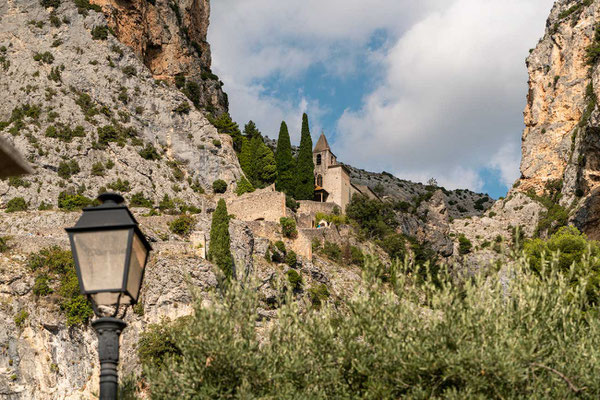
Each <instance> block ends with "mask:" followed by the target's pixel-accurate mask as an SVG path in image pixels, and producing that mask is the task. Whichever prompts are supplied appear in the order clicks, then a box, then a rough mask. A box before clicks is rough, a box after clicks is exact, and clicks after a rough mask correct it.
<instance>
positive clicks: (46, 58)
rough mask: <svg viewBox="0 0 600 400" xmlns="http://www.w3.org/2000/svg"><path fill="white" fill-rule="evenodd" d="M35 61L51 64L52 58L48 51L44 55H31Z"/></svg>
mask: <svg viewBox="0 0 600 400" xmlns="http://www.w3.org/2000/svg"><path fill="white" fill-rule="evenodd" d="M33 59H34V60H35V61H41V62H42V63H43V64H52V63H53V62H54V56H53V55H52V53H50V52H49V51H46V52H44V53H35V54H34V55H33Z"/></svg>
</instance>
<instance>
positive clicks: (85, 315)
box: [27, 246, 94, 326]
mask: <svg viewBox="0 0 600 400" xmlns="http://www.w3.org/2000/svg"><path fill="white" fill-rule="evenodd" d="M27 266H28V267H29V269H30V270H31V271H32V272H33V274H34V276H35V281H34V282H35V283H34V294H36V295H37V296H46V295H48V294H50V293H56V295H57V298H58V303H59V306H60V309H61V310H62V311H63V312H64V314H65V317H66V324H67V326H73V325H79V324H85V323H87V321H88V320H89V319H90V318H91V317H92V315H93V314H94V312H93V310H92V307H91V305H90V304H89V302H88V300H87V299H86V297H85V296H83V295H81V294H80V292H79V281H78V280H77V274H76V272H75V264H74V261H73V256H72V255H71V252H70V251H66V250H62V249H61V248H60V247H58V246H54V247H48V248H45V249H42V250H40V251H39V252H37V253H31V254H30V255H29V258H28V261H27ZM53 286H54V287H53Z"/></svg>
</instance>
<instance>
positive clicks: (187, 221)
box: [169, 215, 196, 236]
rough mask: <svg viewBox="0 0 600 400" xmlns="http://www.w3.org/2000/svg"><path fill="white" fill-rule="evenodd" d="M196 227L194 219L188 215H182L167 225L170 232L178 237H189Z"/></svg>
mask: <svg viewBox="0 0 600 400" xmlns="http://www.w3.org/2000/svg"><path fill="white" fill-rule="evenodd" d="M195 225H196V219H195V218H194V217H192V216H190V215H182V216H181V217H179V218H177V219H175V220H173V221H172V222H171V223H170V224H169V229H170V230H171V232H173V233H175V234H177V235H179V236H189V234H190V233H192V230H193V229H194V226H195Z"/></svg>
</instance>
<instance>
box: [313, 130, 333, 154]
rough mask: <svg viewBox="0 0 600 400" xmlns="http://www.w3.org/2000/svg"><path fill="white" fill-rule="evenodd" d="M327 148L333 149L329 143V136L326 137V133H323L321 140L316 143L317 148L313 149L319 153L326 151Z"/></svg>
mask: <svg viewBox="0 0 600 400" xmlns="http://www.w3.org/2000/svg"><path fill="white" fill-rule="evenodd" d="M325 150H330V151H331V148H330V147H329V143H327V138H326V137H325V134H324V133H321V136H319V140H318V141H317V144H316V145H315V149H314V150H313V153H319V152H321V151H325Z"/></svg>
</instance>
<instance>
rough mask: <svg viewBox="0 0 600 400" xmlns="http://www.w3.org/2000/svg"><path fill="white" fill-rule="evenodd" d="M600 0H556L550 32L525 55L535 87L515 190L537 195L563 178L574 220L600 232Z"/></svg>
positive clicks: (529, 99)
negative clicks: (599, 97)
mask: <svg viewBox="0 0 600 400" xmlns="http://www.w3.org/2000/svg"><path fill="white" fill-rule="evenodd" d="M598 21H600V1H598V0H584V1H572V0H558V1H556V3H555V4H554V7H553V8H552V11H551V13H550V17H549V18H548V21H547V24H546V32H545V35H544V37H543V38H542V39H541V40H540V41H539V43H538V44H537V46H536V47H535V49H532V50H531V54H530V56H529V57H528V59H527V68H528V70H529V77H530V78H529V93H528V95H527V106H526V109H525V113H524V115H525V125H526V128H525V130H524V132H523V140H522V152H523V155H522V161H521V179H520V180H519V182H518V183H517V184H516V185H515V190H517V191H522V192H527V191H529V190H531V189H533V190H534V191H535V192H537V193H538V194H540V193H542V192H543V191H544V188H545V187H546V186H547V185H548V184H549V183H552V182H554V183H562V199H561V204H562V205H563V206H564V207H566V208H569V209H570V210H571V220H572V221H573V222H574V223H575V225H576V226H577V227H578V228H580V229H582V230H584V231H585V232H586V233H588V234H589V235H590V236H591V237H593V238H596V239H597V238H600V229H599V228H600V226H599V223H600V220H599V219H598V217H597V215H598V211H600V203H599V201H598V196H597V195H598V190H599V189H600V152H599V151H600V147H598V133H599V132H600V130H599V129H598V128H600V119H599V113H598V110H597V95H598V93H599V89H600V82H599V79H600V68H598V53H597V52H598V44H599V41H600V34H599V33H598V31H597V27H598Z"/></svg>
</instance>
